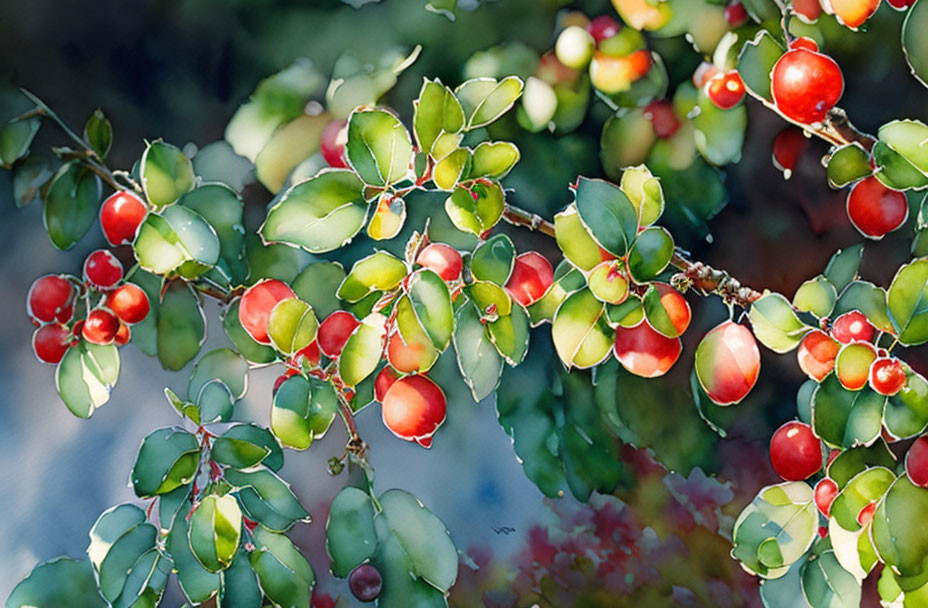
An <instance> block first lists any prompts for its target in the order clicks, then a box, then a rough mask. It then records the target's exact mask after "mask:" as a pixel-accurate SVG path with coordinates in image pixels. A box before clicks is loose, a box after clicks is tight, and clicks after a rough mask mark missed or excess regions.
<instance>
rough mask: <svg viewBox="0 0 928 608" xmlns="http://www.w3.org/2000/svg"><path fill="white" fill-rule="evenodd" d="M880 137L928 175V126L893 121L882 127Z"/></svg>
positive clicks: (918, 123)
mask: <svg viewBox="0 0 928 608" xmlns="http://www.w3.org/2000/svg"><path fill="white" fill-rule="evenodd" d="M877 135H878V137H879V139H880V141H881V142H883V143H885V144H886V145H888V146H889V147H890V148H892V149H893V151H894V152H896V153H897V154H899V155H900V156H902V157H903V158H904V159H906V160H907V161H909V163H911V164H912V166H914V167H915V168H916V169H918V170H919V171H920V172H921V173H922V174H925V175H928V147H926V146H925V143H924V142H925V140H926V139H928V125H926V124H925V123H923V122H921V121H918V120H893V121H891V122H888V123H886V124H885V125H883V126H881V127H880V130H879V132H878V134H877Z"/></svg>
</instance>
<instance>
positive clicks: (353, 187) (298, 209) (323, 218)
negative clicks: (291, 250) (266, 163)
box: [258, 170, 368, 253]
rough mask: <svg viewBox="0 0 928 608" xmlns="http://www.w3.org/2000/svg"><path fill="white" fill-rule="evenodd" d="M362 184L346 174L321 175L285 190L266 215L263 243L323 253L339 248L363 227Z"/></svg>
mask: <svg viewBox="0 0 928 608" xmlns="http://www.w3.org/2000/svg"><path fill="white" fill-rule="evenodd" d="M363 188H364V184H363V183H362V182H361V180H359V179H358V177H357V176H356V175H355V174H354V173H353V172H351V171H348V170H331V171H324V172H322V173H320V174H319V175H317V176H315V177H313V178H310V179H308V180H306V181H305V182H301V183H299V184H297V185H295V186H293V187H292V188H290V190H288V191H287V192H286V193H284V195H283V196H282V197H281V199H280V200H279V201H278V202H277V203H276V204H275V205H273V206H272V207H271V208H270V209H269V210H268V212H267V219H266V220H265V221H264V224H263V225H262V226H261V228H259V229H258V232H259V233H260V235H261V236H262V237H264V239H265V240H267V241H268V242H273V243H286V244H288V245H294V246H297V247H302V248H303V249H305V250H306V251H309V252H310V253H325V252H327V251H332V250H334V249H338V248H339V247H343V246H344V245H346V244H347V243H348V242H349V241H351V239H352V238H354V235H356V234H357V233H358V232H359V231H360V230H361V228H362V227H363V226H364V222H365V220H366V218H367V207H368V205H367V203H366V202H365V201H364V197H363V193H362V190H363Z"/></svg>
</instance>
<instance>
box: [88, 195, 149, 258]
mask: <svg viewBox="0 0 928 608" xmlns="http://www.w3.org/2000/svg"><path fill="white" fill-rule="evenodd" d="M147 214H148V207H146V206H145V202H144V201H143V200H142V199H141V198H139V197H138V196H136V195H135V194H134V193H132V192H130V191H128V190H120V191H119V192H116V193H115V194H112V195H111V196H110V197H109V198H107V199H106V200H105V201H103V204H102V205H101V206H100V227H101V228H102V229H103V236H105V237H106V241H107V242H108V243H109V244H110V245H112V246H114V247H115V246H117V245H126V244H128V243H131V242H132V241H134V240H135V234H136V233H137V232H138V230H139V226H141V225H142V222H143V221H144V220H145V216H146V215H147Z"/></svg>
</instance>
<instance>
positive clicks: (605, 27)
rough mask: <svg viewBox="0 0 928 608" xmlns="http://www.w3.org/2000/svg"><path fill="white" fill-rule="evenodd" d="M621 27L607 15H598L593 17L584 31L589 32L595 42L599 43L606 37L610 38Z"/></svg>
mask: <svg viewBox="0 0 928 608" xmlns="http://www.w3.org/2000/svg"><path fill="white" fill-rule="evenodd" d="M620 29H622V24H621V23H619V22H618V21H616V20H615V19H613V18H612V17H610V16H609V15H600V16H599V17H595V18H594V19H593V20H592V21H590V22H589V23H588V24H587V26H586V31H588V32H589V33H590V36H592V37H593V40H595V41H596V44H599V43H600V42H602V41H603V40H605V39H606V38H612V37H613V36H615V35H616V34H618V33H619V30H620Z"/></svg>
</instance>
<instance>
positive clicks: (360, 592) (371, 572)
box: [348, 563, 383, 602]
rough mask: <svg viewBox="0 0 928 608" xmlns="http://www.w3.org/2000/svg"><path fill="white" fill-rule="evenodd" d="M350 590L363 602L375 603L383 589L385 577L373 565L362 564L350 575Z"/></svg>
mask: <svg viewBox="0 0 928 608" xmlns="http://www.w3.org/2000/svg"><path fill="white" fill-rule="evenodd" d="M348 588H349V589H350V590H351V594H352V595H353V596H355V597H356V598H358V599H359V600H361V601H362V602H373V601H374V600H375V599H377V596H378V595H380V590H381V588H383V577H382V576H380V572H379V571H378V570H377V568H375V567H374V566H373V565H371V564H369V563H367V564H361V565H360V566H358V567H357V568H355V569H354V570H352V571H351V574H349V575H348Z"/></svg>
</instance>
